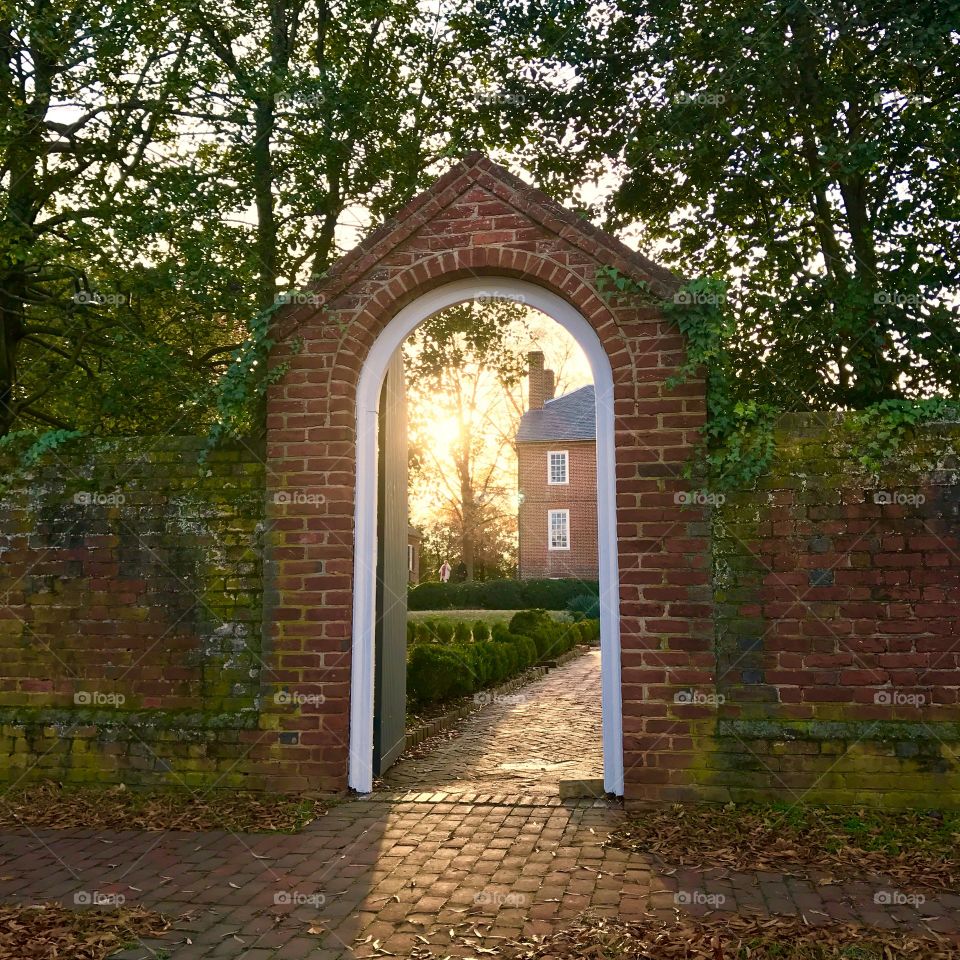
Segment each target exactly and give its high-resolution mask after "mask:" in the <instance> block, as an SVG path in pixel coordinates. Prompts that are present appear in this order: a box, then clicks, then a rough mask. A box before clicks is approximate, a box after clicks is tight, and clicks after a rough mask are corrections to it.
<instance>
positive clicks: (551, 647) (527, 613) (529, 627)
mask: <svg viewBox="0 0 960 960" xmlns="http://www.w3.org/2000/svg"><path fill="white" fill-rule="evenodd" d="M509 629H510V632H511V633H513V634H519V635H522V636H526V637H529V638H530V640H531V641H532V642H533V644H534V646H535V647H536V651H537V657H538V659H540V660H551V659H554V658H556V657H559V656H560V655H561V654H563V653H566V652H567V651H568V650H570V649H571V648H572V647H573V646H575V645H576V644H577V643H578V642H579V640H580V630H579V627H578V626H577V625H576V624H572V623H558V622H557V621H556V620H554V619H553V618H552V617H551V616H550V615H549V614H548V613H547V611H546V610H522V611H520V613H517V614H514V617H513V619H512V620H511V621H510V628H509Z"/></svg>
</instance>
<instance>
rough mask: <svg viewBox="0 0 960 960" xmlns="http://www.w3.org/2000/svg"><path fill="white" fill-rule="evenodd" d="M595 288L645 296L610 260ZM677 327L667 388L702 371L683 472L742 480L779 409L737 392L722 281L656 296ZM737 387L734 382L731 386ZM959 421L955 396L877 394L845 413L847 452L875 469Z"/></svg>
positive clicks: (726, 482)
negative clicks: (675, 362)
mask: <svg viewBox="0 0 960 960" xmlns="http://www.w3.org/2000/svg"><path fill="white" fill-rule="evenodd" d="M597 288H598V290H599V291H600V292H601V294H602V295H604V296H605V297H607V298H609V297H610V296H611V295H615V294H621V295H636V296H638V297H640V298H642V299H643V301H644V302H651V291H650V287H649V285H648V284H646V283H644V282H643V281H639V282H637V281H634V280H632V279H630V278H629V277H626V276H624V275H623V274H621V273H619V272H618V271H617V270H616V269H614V268H613V267H603V268H601V269H600V270H598V271H597ZM656 302H657V303H658V305H659V306H660V308H661V309H662V310H663V313H664V314H665V315H666V316H669V317H671V318H672V319H673V320H674V321H675V322H676V323H677V326H678V327H679V329H680V331H681V332H682V333H683V335H684V337H685V339H686V344H687V357H686V362H685V363H684V365H683V366H682V367H681V368H680V370H678V371H677V373H676V374H675V375H674V376H672V377H670V378H669V379H668V380H667V384H668V386H670V387H674V386H677V385H679V384H681V383H684V382H687V381H689V380H690V379H691V378H692V377H694V376H697V375H698V374H699V372H700V371H701V370H702V371H704V375H705V378H706V400H707V422H706V425H705V426H704V427H703V428H702V430H701V436H702V442H701V444H700V447H699V448H698V451H697V454H696V456H695V457H694V459H693V462H692V463H691V464H689V465H688V467H687V474H688V476H694V475H695V476H696V477H697V478H699V479H703V480H705V481H706V482H708V483H709V484H710V485H711V486H713V487H715V488H717V489H735V488H743V487H749V486H751V485H752V484H753V482H754V481H755V480H756V478H757V477H758V476H760V475H761V474H762V473H763V472H764V471H765V470H766V469H767V467H768V466H769V464H770V462H771V460H772V459H773V455H774V452H775V449H776V445H775V440H774V426H775V423H776V419H777V417H778V416H779V414H780V413H782V412H783V411H782V410H781V409H780V408H779V407H778V406H777V405H775V404H771V403H765V402H761V401H758V400H753V399H749V398H747V397H745V395H744V390H743V388H742V385H740V384H738V383H737V379H736V373H735V369H734V364H733V361H732V356H733V353H732V349H731V345H732V343H733V338H734V337H735V336H736V335H737V328H736V323H735V319H734V316H733V313H732V310H731V309H730V306H729V303H728V299H727V288H726V284H725V283H724V282H723V281H721V280H718V279H714V278H709V277H702V278H698V279H695V280H691V281H690V282H688V283H686V284H685V285H684V286H682V287H681V288H680V289H679V290H678V291H677V292H676V293H675V294H674V295H673V296H672V297H671V298H668V299H662V298H661V299H659V300H657V301H656ZM738 388H739V389H738ZM941 420H953V421H956V420H960V402H958V401H956V400H953V399H950V398H947V397H940V396H937V397H927V398H917V399H910V398H903V399H887V400H880V401H878V402H877V403H874V404H872V405H870V406H869V407H865V408H863V409H861V410H857V411H852V412H850V413H849V414H848V420H847V423H848V426H849V427H850V428H851V430H852V444H851V446H852V456H853V457H854V459H855V460H856V462H857V463H858V465H859V466H860V467H861V468H863V469H864V470H867V471H869V472H872V473H877V472H879V470H880V469H881V468H882V467H883V465H884V463H885V462H886V461H888V460H890V459H891V458H892V457H894V456H895V455H896V453H897V452H898V451H899V450H900V449H902V447H903V445H904V443H906V442H907V441H908V440H909V439H911V438H913V437H915V436H916V435H917V432H918V431H919V430H920V429H921V428H922V427H923V426H924V425H926V424H929V423H932V422H936V421H941Z"/></svg>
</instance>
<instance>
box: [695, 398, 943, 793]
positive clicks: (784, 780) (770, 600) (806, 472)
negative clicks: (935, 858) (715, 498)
mask: <svg viewBox="0 0 960 960" xmlns="http://www.w3.org/2000/svg"><path fill="white" fill-rule="evenodd" d="M857 439H858V436H857V431H856V430H855V429H848V428H847V427H845V424H844V421H843V418H842V417H839V416H829V417H817V416H815V415H792V416H789V417H785V418H784V419H783V421H782V423H781V426H780V429H779V430H778V436H777V454H776V458H775V460H774V462H773V464H772V466H771V468H770V471H769V473H768V474H767V475H766V476H764V477H763V478H762V479H761V481H760V483H758V484H757V487H756V489H754V490H745V491H742V492H736V493H730V494H728V495H727V497H726V501H725V502H724V503H722V504H721V505H720V506H719V507H718V508H717V509H716V511H715V513H714V516H713V518H712V520H713V524H712V526H713V556H714V560H713V565H714V595H715V599H716V614H715V616H716V625H717V656H718V671H717V673H718V676H717V686H716V689H715V691H703V692H707V693H709V692H715V693H716V694H719V696H720V697H721V698H723V702H721V703H719V704H717V705H716V706H714V707H711V706H706V707H701V708H700V710H701V715H702V716H703V718H704V724H703V728H702V733H703V738H702V740H701V741H700V743H701V747H702V749H701V756H700V763H699V770H698V778H699V779H700V781H701V784H702V789H703V791H704V792H705V794H706V795H709V796H711V797H712V798H714V799H721V800H729V799H734V800H744V799H750V798H758V797H768V798H769V797H783V796H786V795H789V796H793V797H794V798H796V799H806V800H810V801H813V800H819V801H824V802H832V803H864V804H871V805H878V806H957V805H960V766H958V761H960V706H958V704H960V647H958V637H960V483H958V482H957V466H958V461H957V456H956V454H953V453H952V452H950V451H951V448H953V449H956V448H957V447H960V429H958V428H957V427H953V428H951V429H949V430H948V431H945V429H944V427H943V426H937V427H935V428H931V430H930V432H929V435H927V436H925V437H923V438H921V440H920V442H919V443H918V444H917V445H916V447H914V448H911V447H907V448H906V449H904V450H902V451H901V452H900V453H899V454H898V456H897V457H896V459H895V460H893V461H892V462H891V463H890V464H889V465H888V467H887V469H886V470H885V471H884V472H883V473H882V474H881V475H880V476H873V475H870V474H867V473H865V472H864V471H863V470H860V469H857V466H856V451H855V449H854V445H855V443H856V441H857ZM938 449H939V450H940V451H946V452H945V453H944V452H939V453H938V452H937V451H938Z"/></svg>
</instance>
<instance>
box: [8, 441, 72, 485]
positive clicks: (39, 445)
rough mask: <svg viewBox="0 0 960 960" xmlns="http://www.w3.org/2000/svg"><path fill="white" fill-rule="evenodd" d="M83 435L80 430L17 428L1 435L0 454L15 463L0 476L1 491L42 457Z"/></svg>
mask: <svg viewBox="0 0 960 960" xmlns="http://www.w3.org/2000/svg"><path fill="white" fill-rule="evenodd" d="M82 436H83V432H82V431H80V430H45V431H43V432H42V433H34V432H32V431H30V430H16V431H14V432H12V433H8V434H7V435H6V436H0V456H4V455H6V456H9V457H10V458H11V459H13V461H14V463H15V466H14V468H13V469H12V470H8V471H7V473H6V475H5V476H2V477H0V493H2V492H3V491H4V490H7V489H9V488H10V487H11V486H12V485H13V484H14V483H15V482H16V481H17V480H18V479H20V478H21V477H22V476H23V474H24V471H25V470H27V469H29V468H30V467H31V466H33V464H35V463H36V462H37V461H38V460H39V459H40V458H41V457H43V456H44V455H46V454H48V453H52V452H54V451H56V450H57V449H59V448H60V447H62V446H63V445H64V444H65V443H69V442H70V441H71V440H76V439H78V438H80V437H82Z"/></svg>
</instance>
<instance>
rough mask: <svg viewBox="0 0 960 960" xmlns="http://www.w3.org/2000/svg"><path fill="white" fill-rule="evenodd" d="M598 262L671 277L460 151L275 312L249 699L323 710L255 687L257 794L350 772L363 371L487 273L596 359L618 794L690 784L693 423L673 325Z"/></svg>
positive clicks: (706, 606)
mask: <svg viewBox="0 0 960 960" xmlns="http://www.w3.org/2000/svg"><path fill="white" fill-rule="evenodd" d="M605 267H614V268H616V269H617V270H619V271H620V272H621V273H623V274H625V275H627V276H630V277H632V278H634V279H637V280H643V281H645V282H646V283H647V284H649V285H650V287H651V288H652V289H653V290H654V291H655V292H656V293H658V294H659V295H661V296H665V295H669V294H670V293H671V292H672V291H673V290H675V289H676V288H677V286H678V281H677V279H676V278H674V277H673V276H672V275H671V274H670V273H668V272H667V271H665V270H663V269H662V268H659V267H657V266H656V265H655V264H653V263H651V262H650V261H648V260H646V259H645V258H643V257H642V256H640V255H639V254H636V253H635V252H633V251H630V250H629V249H628V248H626V247H624V246H623V245H622V244H620V243H619V242H618V241H617V240H616V239H614V238H613V237H610V236H609V235H607V234H604V233H602V232H601V231H598V230H596V229H595V228H593V227H592V226H590V225H589V224H587V223H585V222H583V221H580V220H579V219H577V218H576V217H575V216H574V215H573V214H571V213H569V212H568V211H566V210H564V209H563V208H562V207H560V206H559V205H557V204H555V203H553V202H552V201H551V200H550V199H549V198H547V197H546V196H544V195H543V194H541V193H539V192H538V191H535V190H533V189H531V188H530V187H529V186H528V185H526V184H524V183H523V182H522V181H519V180H517V179H516V178H515V177H513V176H512V175H510V174H509V173H508V172H507V171H505V170H503V169H502V168H499V167H497V166H496V165H494V164H492V163H491V162H490V161H489V160H487V159H486V158H484V157H482V156H480V155H473V156H471V157H470V158H468V159H467V160H466V161H465V162H464V163H462V164H460V165H458V166H457V167H456V168H454V169H453V170H452V171H451V172H450V173H448V174H447V175H445V176H444V177H442V178H441V179H440V180H438V181H437V182H436V183H435V184H434V185H433V186H432V187H431V188H430V189H429V190H427V191H426V192H425V193H423V194H421V195H420V196H419V197H417V198H416V199H414V200H413V201H412V202H411V203H410V204H409V205H408V206H407V207H406V208H405V209H404V210H403V211H401V213H400V214H399V215H398V217H397V218H396V219H395V220H394V221H392V222H391V223H389V224H387V225H386V226H385V227H383V228H381V229H380V230H378V231H377V232H376V233H374V234H373V235H372V236H371V237H369V238H368V239H367V240H366V241H365V242H364V243H363V244H361V245H360V246H359V247H358V248H356V249H355V250H354V251H353V252H351V253H350V254H348V255H347V256H346V257H344V258H343V259H342V260H341V261H340V262H339V263H338V264H336V265H335V266H334V267H333V268H332V269H331V271H330V273H329V274H328V275H327V276H326V277H325V278H324V279H323V280H322V281H321V282H320V283H319V284H317V285H316V286H314V287H313V288H312V289H311V291H310V292H309V295H308V296H306V297H304V298H301V299H303V300H304V301H305V302H303V303H302V304H300V305H299V306H297V307H296V308H294V309H291V310H290V311H289V312H287V313H286V314H285V315H284V316H283V317H281V318H280V320H279V322H278V325H277V337H276V339H277V341H278V344H279V345H278V347H277V348H276V349H275V350H274V351H273V356H272V358H271V363H272V364H273V365H274V369H275V370H278V372H279V373H280V374H281V375H280V376H278V379H277V381H276V382H275V383H274V385H273V386H272V387H271V389H270V392H269V395H268V410H267V461H268V491H267V515H268V532H267V538H266V572H267V609H266V610H265V614H266V623H267V624H268V632H267V635H266V637H265V653H266V662H267V666H268V675H267V679H268V680H269V681H270V682H271V683H272V684H273V686H272V687H267V688H265V694H269V693H270V691H271V690H272V689H274V688H276V687H277V686H280V687H283V688H284V689H286V690H288V691H295V692H297V693H299V694H301V695H302V696H301V699H302V698H303V697H309V696H310V695H311V694H313V695H315V696H316V695H317V694H322V702H319V697H317V702H312V703H309V702H304V704H303V705H302V706H298V707H295V708H291V707H290V705H289V704H288V703H284V704H283V705H282V706H280V707H275V706H274V705H273V701H272V700H271V699H270V696H269V695H267V696H265V697H264V703H265V705H266V706H267V714H266V716H267V719H266V721H265V723H266V724H269V725H271V726H272V728H274V729H276V731H277V738H276V742H275V743H270V744H269V745H268V746H266V747H264V748H261V749H262V754H261V755H260V759H261V760H262V769H263V771H264V773H265V774H266V776H267V777H268V779H269V780H270V781H271V782H272V783H273V784H274V785H276V786H280V787H283V788H286V789H306V788H313V789H342V788H344V787H345V786H346V785H347V781H348V770H349V768H350V765H351V764H350V744H351V739H350V701H351V669H352V662H353V657H354V651H355V650H356V646H355V643H354V633H355V631H356V630H357V629H358V628H359V629H360V630H365V629H367V627H366V625H364V624H363V623H357V622H356V621H355V612H356V609H357V608H356V605H355V590H356V589H357V588H358V585H357V583H356V582H355V576H354V563H355V559H356V558H355V553H354V546H355V535H356V534H357V533H358V531H357V530H356V529H355V515H356V510H357V504H358V485H357V470H358V468H359V469H360V470H363V471H367V470H368V465H367V464H366V463H365V462H363V461H362V459H361V460H360V461H358V459H357V457H358V450H357V441H358V415H362V411H358V393H357V391H358V384H359V382H360V378H361V374H362V371H363V369H364V365H365V364H366V362H367V360H368V358H369V357H370V355H371V351H372V350H373V349H374V344H375V343H376V342H377V340H378V338H379V337H380V336H381V335H382V334H383V332H384V330H385V329H386V328H387V326H388V324H390V322H391V321H392V320H393V319H394V318H395V317H397V316H398V315H399V314H400V313H401V311H403V310H404V309H405V308H407V307H408V306H410V305H411V304H413V303H414V302H415V301H417V300H418V299H419V298H422V297H424V296H426V295H428V294H429V293H430V292H431V291H434V290H436V289H438V288H441V287H445V286H449V285H450V284H453V283H455V282H457V281H464V280H469V281H470V283H471V284H474V285H477V286H478V287H479V286H481V285H489V288H490V289H491V290H492V291H493V290H495V287H496V283H497V278H498V277H499V278H504V280H506V278H512V279H514V280H517V281H522V282H524V283H526V284H531V285H533V287H535V288H537V289H539V290H542V291H543V292H544V296H551V297H555V298H557V300H558V301H559V302H562V303H564V304H566V305H568V307H569V308H571V309H572V310H573V311H575V313H576V314H577V315H578V316H580V317H582V319H583V320H584V321H585V323H586V324H587V325H588V326H589V328H590V329H591V330H592V331H593V333H595V334H596V339H597V342H598V344H599V345H600V346H601V347H602V350H603V353H604V355H605V358H606V362H607V363H608V364H609V370H610V374H611V380H612V396H613V405H612V411H611V418H612V421H613V431H614V437H613V439H614V446H615V449H616V454H615V478H616V490H615V498H616V503H615V508H616V510H615V528H616V537H617V544H616V566H617V567H618V570H619V575H618V581H617V582H618V585H619V617H618V618H617V620H618V623H619V633H620V637H621V652H620V659H619V662H620V666H621V687H620V692H621V699H622V719H623V722H622V731H623V748H622V749H623V753H622V770H623V790H624V793H625V795H626V796H627V797H628V798H630V799H637V800H647V801H657V800H672V799H683V798H685V797H687V796H689V795H690V790H691V784H690V783H689V782H688V779H687V772H686V771H687V769H688V767H689V766H690V764H691V763H692V758H693V755H694V747H695V743H694V736H693V735H694V732H695V720H694V713H693V712H691V711H695V710H696V708H695V707H694V708H690V710H688V711H686V712H683V711H681V713H682V715H678V713H677V708H676V706H675V704H674V702H673V694H674V691H675V690H676V689H683V688H689V687H690V685H691V684H702V685H704V686H707V685H710V684H712V682H713V665H714V657H713V651H712V624H711V621H710V603H709V597H708V596H707V590H708V584H709V562H708V556H709V551H708V545H707V538H706V535H705V531H704V530H703V529H702V527H701V526H698V521H699V520H701V519H702V518H700V517H698V516H697V515H696V511H695V510H690V509H683V508H682V507H681V506H680V505H679V504H678V503H677V500H678V498H677V497H676V496H675V494H677V493H679V492H681V491H683V490H685V489H686V487H687V484H685V482H684V481H683V479H682V469H683V466H684V464H685V462H686V461H687V460H688V459H689V457H690V455H691V452H692V449H693V446H694V444H695V443H696V440H697V430H698V428H699V426H700V425H701V424H702V422H703V418H704V414H705V402H704V397H703V386H702V384H701V383H696V382H694V383H688V384H685V385H683V386H681V387H679V388H676V389H673V390H671V389H669V388H668V387H667V380H668V378H669V377H670V375H671V374H672V373H674V372H675V371H676V370H677V368H678V367H680V366H681V365H682V363H683V360H684V344H683V339H682V337H681V335H680V334H679V332H678V331H677V330H676V329H675V328H674V327H673V326H672V325H671V324H669V323H668V322H667V321H666V320H665V319H664V318H663V317H662V316H661V315H660V313H659V310H658V309H657V308H656V307H655V306H651V305H650V304H649V303H644V302H641V301H640V300H639V299H638V298H636V297H633V296H619V297H615V298H605V297H604V296H602V295H601V293H600V291H599V290H598V288H597V279H596V278H597V271H598V270H600V269H601V268H605ZM547 312H548V313H549V311H547ZM421 319H423V318H421ZM360 483H361V484H362V483H363V478H362V477H361V478H360ZM291 491H294V492H296V493H297V494H300V495H299V496H290V495H289V494H290V492H291ZM278 494H283V495H282V496H278ZM311 495H312V496H311ZM359 532H360V533H362V531H359ZM608 633H609V630H608ZM361 666H362V665H361ZM353 742H354V745H356V743H357V742H358V741H357V738H356V737H355V738H354V741H353ZM364 742H365V741H364ZM363 749H366V747H365V746H364V747H363ZM618 766H619V765H618ZM355 783H357V784H358V785H360V786H362V785H363V781H362V780H356V781H355Z"/></svg>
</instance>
